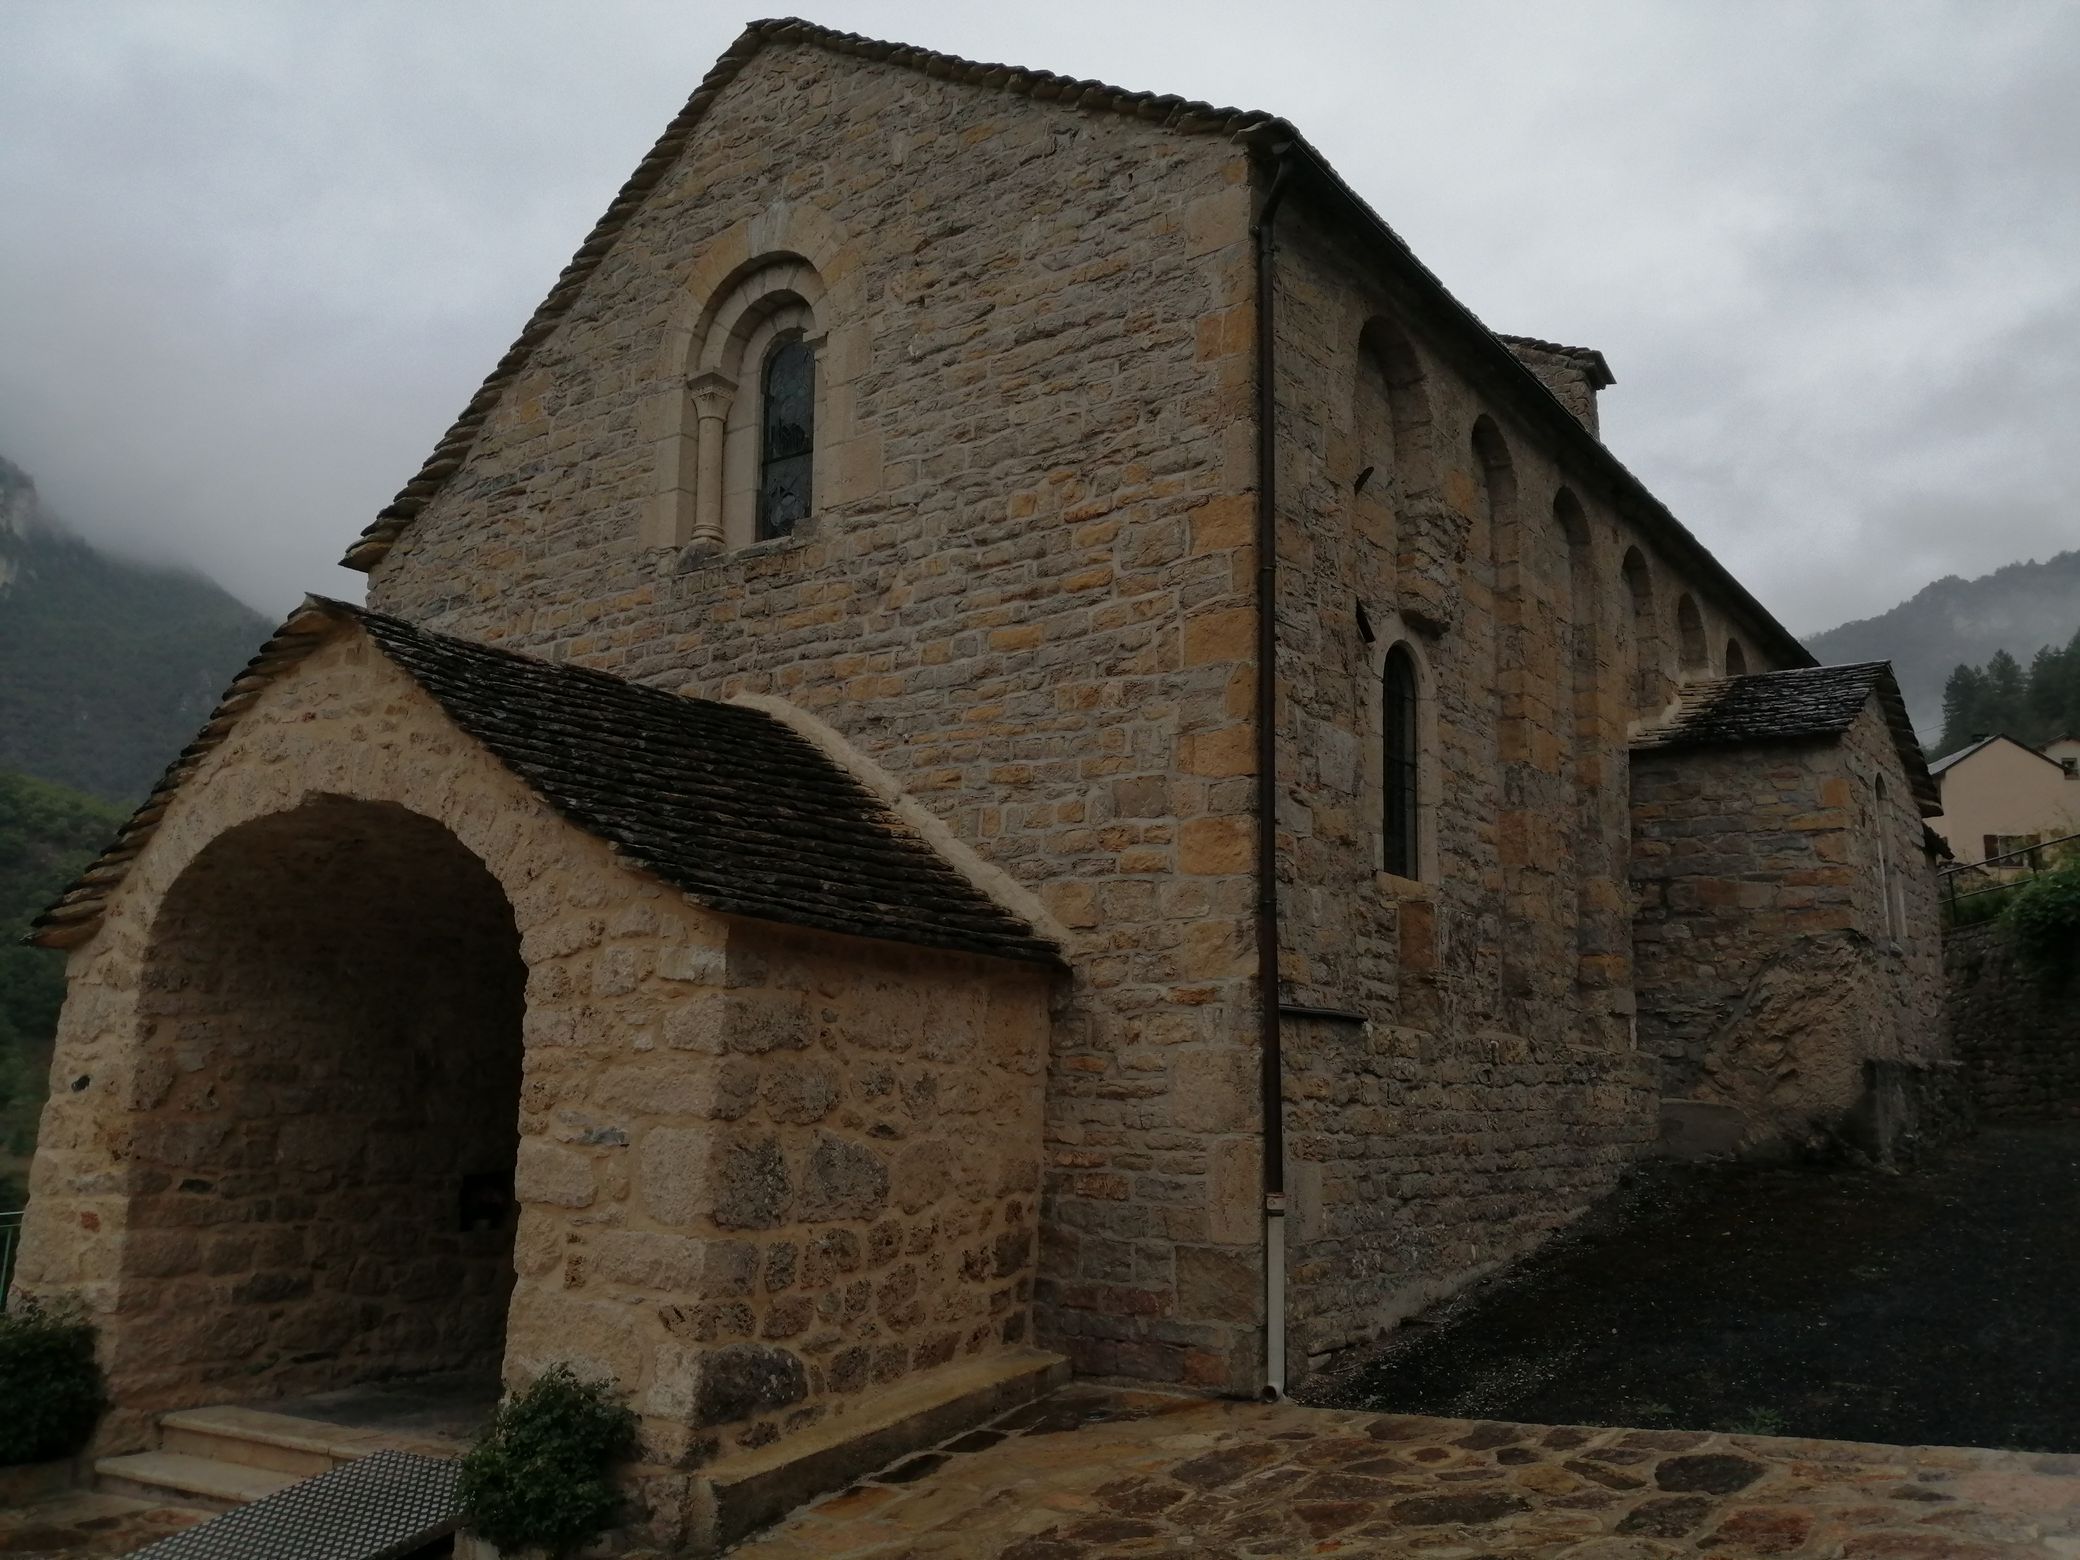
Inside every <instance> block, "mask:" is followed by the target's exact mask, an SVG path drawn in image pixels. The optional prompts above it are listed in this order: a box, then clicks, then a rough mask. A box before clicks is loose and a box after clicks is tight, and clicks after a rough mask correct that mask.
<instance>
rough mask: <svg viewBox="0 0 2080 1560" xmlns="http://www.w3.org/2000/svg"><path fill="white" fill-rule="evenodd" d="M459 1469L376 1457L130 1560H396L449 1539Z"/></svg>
mask: <svg viewBox="0 0 2080 1560" xmlns="http://www.w3.org/2000/svg"><path fill="white" fill-rule="evenodd" d="M458 1473H459V1469H458V1468H457V1465H456V1464H454V1463H452V1462H449V1461H447V1460H446V1459H444V1458H439V1457H415V1456H413V1455H412V1454H411V1453H409V1452H392V1451H385V1452H377V1453H375V1454H374V1455H372V1456H369V1457H364V1458H362V1459H361V1460H360V1461H359V1462H351V1463H347V1464H345V1465H344V1466H342V1467H338V1468H335V1469H333V1470H332V1471H331V1472H330V1473H321V1474H319V1475H317V1476H316V1477H315V1478H310V1479H305V1480H303V1481H302V1482H301V1483H299V1484H292V1485H290V1486H289V1487H288V1488H287V1489H284V1490H277V1491H275V1493H274V1494H272V1495H269V1496H268V1497H267V1498H266V1499H264V1500H256V1501H254V1502H253V1503H252V1504H251V1505H250V1506H240V1507H239V1508H238V1509H237V1510H236V1511H228V1512H226V1513H225V1514H224V1515H223V1516H221V1517H216V1518H213V1519H212V1520H210V1521H208V1522H204V1523H202V1524H201V1525H200V1526H198V1527H192V1528H189V1529H188V1530H187V1531H186V1532H184V1533H176V1534H175V1535H174V1536H173V1537H171V1538H163V1539H161V1540H159V1542H158V1543H156V1544H149V1545H147V1546H146V1547H144V1548H143V1549H139V1550H135V1551H133V1552H132V1554H131V1556H130V1560H400V1557H402V1556H405V1555H409V1554H411V1553H412V1552H413V1551H414V1550H418V1549H422V1548H424V1547H425V1546H426V1545H428V1544H430V1543H432V1542H433V1541H434V1540H436V1539H438V1538H442V1537H445V1536H446V1535H447V1534H449V1533H452V1532H454V1531H455V1529H456V1527H457V1526H458V1525H459V1524H460V1523H461V1520H462V1511H461V1507H460V1505H459V1504H458V1503H457V1500H456V1496H455V1482H456V1478H457V1476H458Z"/></svg>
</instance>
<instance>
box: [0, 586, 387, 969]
mask: <svg viewBox="0 0 2080 1560" xmlns="http://www.w3.org/2000/svg"><path fill="white" fill-rule="evenodd" d="M346 621H347V617H346V615H345V614H344V613H343V612H341V611H340V610H338V608H337V606H336V604H335V603H333V602H330V601H327V600H325V599H324V598H323V597H320V596H306V597H305V598H304V601H303V605H302V606H300V607H298V608H297V609H296V610H295V611H294V612H292V613H290V614H289V616H288V618H287V620H286V621H284V622H283V624H282V626H281V627H280V628H278V629H276V630H275V631H274V633H272V634H271V635H269V636H268V639H267V642H266V643H265V644H263V645H262V646H261V647H260V650H259V653H258V654H256V655H255V656H254V657H253V658H252V660H250V661H248V662H247V663H246V665H245V669H244V670H243V671H241V672H240V673H239V674H238V676H236V677H235V678H233V679H232V681H231V686H230V687H229V688H228V689H226V690H225V692H224V696H223V698H222V699H220V700H219V701H218V703H217V706H216V708H215V709H214V710H212V711H211V712H210V717H209V719H208V720H207V721H205V722H204V723H203V726H202V730H201V731H199V732H197V733H196V735H195V738H194V740H193V741H191V742H190V743H189V744H188V745H187V746H186V747H184V748H182V749H181V751H180V753H179V754H178V755H177V756H176V757H175V758H174V760H173V762H172V763H170V764H168V765H167V766H166V770H165V772H164V773H163V774H161V775H160V777H159V781H158V783H157V784H156V785H154V786H153V787H152V790H151V794H150V795H149V796H147V797H146V798H145V799H144V801H143V802H142V803H141V804H140V805H139V807H138V808H137V810H136V811H135V812H133V813H132V814H131V815H130V816H129V818H128V819H126V820H125V821H124V823H123V824H122V826H121V827H120V828H118V829H117V830H116V837H115V840H114V842H113V843H111V844H110V845H109V847H108V848H107V849H106V850H104V851H102V852H101V854H100V855H98V856H96V857H95V858H94V859H93V861H92V862H90V863H89V864H88V865H87V868H86V870H85V871H83V872H82V873H81V874H80V875H79V876H78V877H77V878H76V879H74V880H73V883H72V885H71V887H69V888H67V889H66V890H65V892H64V893H63V894H62V895H60V896H59V898H58V900H57V902H56V903H55V904H53V905H51V906H50V907H49V908H48V909H46V910H45V911H43V913H42V914H40V915H38V916H37V917H36V918H35V919H34V920H33V921H31V922H30V923H29V932H28V935H27V936H25V937H24V938H23V939H22V941H24V942H26V943H33V944H35V945H36V946H38V947H42V948H70V947H73V946H75V945H76V944H78V943H82V942H85V941H86V940H87V939H88V938H89V937H91V936H93V935H94V931H95V928H97V927H98V926H99V925H100V924H101V914H102V909H103V906H104V904H105V902H106V901H107V899H108V896H109V895H110V894H111V893H113V892H114V891H115V888H116V885H117V884H119V883H121V882H122V880H123V878H124V876H125V875H126V874H127V873H128V871H129V867H130V863H131V861H132V860H133V859H135V858H136V856H137V855H138V853H139V852H141V851H142V850H143V849H144V848H145V846H146V845H147V844H148V843H150V841H151V838H152V836H153V835H154V834H156V833H157V832H158V830H159V823H160V820H161V819H163V818H164V817H165V816H166V809H167V808H168V807H170V806H171V805H172V804H173V799H174V797H175V795H176V794H177V793H178V792H179V791H180V789H181V787H182V786H184V785H185V784H187V782H188V779H189V777H190V776H191V775H193V774H194V773H195V771H196V770H197V769H200V768H201V767H202V764H203V762H204V761H205V760H206V759H207V758H208V757H209V755H210V754H211V753H213V752H214V751H216V749H217V748H219V747H220V746H222V745H223V742H224V739H225V738H226V737H228V736H230V735H231V732H232V730H233V729H234V728H235V727H236V726H237V725H238V721H239V717H240V716H241V715H243V714H244V713H245V712H246V711H247V710H248V709H250V708H251V707H252V706H253V704H254V702H255V701H256V700H258V699H259V697H260V695H261V694H262V693H263V692H264V691H265V690H266V689H267V687H268V685H269V684H270V683H272V682H273V681H274V680H275V679H276V678H277V677H279V676H281V674H282V673H283V672H285V671H287V670H288V669H289V668H290V667H292V666H294V665H296V664H297V663H298V662H299V661H301V660H303V659H304V657H306V656H308V655H309V654H310V653H311V652H312V651H313V650H315V649H316V648H317V647H318V646H319V645H320V644H322V643H323V642H324V641H325V640H326V639H327V638H328V637H329V636H330V635H331V634H332V632H333V631H334V630H335V629H336V628H338V627H339V626H340V625H341V624H342V623H344V622H346Z"/></svg>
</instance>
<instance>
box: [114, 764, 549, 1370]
mask: <svg viewBox="0 0 2080 1560" xmlns="http://www.w3.org/2000/svg"><path fill="white" fill-rule="evenodd" d="M525 988H526V969H525V966H524V965H523V964H522V962H521V955H520V938H519V933H518V930H517V929H516V926H515V923H514V916H513V909H512V906H511V904H510V903H509V902H508V900H507V898H506V895H505V893H504V891H503V890H502V889H501V888H500V886H499V884H498V882H497V881H496V880H495V879H494V878H493V877H492V875H491V873H490V872H489V871H488V870H487V869H486V868H485V866H484V864H483V863H482V862H481V861H480V860H478V858H477V857H476V856H475V855H474V854H473V853H472V852H471V851H470V850H469V849H468V848H466V847H465V846H464V845H463V844H462V843H461V841H459V840H458V839H456V837H455V836H454V835H453V834H451V833H450V832H449V831H448V830H447V829H446V828H445V827H443V826H442V825H441V824H439V823H436V822H435V821H433V820H432V819H430V818H428V817H425V816H424V815H422V814H420V813H416V812H413V811H411V810H410V809H408V808H405V807H401V806H398V805H396V804H394V803H388V802H373V801H364V800H356V799H351V798H347V797H341V796H327V797H321V798H315V799H310V800H306V801H305V802H304V803H303V804H302V805H299V806H297V807H295V808H292V809H290V810H287V811H283V812H276V813H270V814H266V815H264V816H262V817H259V818H256V819H253V820H251V821H248V822H245V823H242V824H239V825H236V826H235V827H232V828H230V829H227V830H226V831H225V832H224V833H222V834H221V835H219V836H217V837H216V838H215V839H214V840H212V841H211V842H210V843H209V844H207V845H206V846H204V847H203V848H202V850H201V851H200V852H198V853H197V855H196V856H195V858H194V859H193V860H192V861H190V862H189V863H188V864H187V866H186V867H185V868H184V869H183V870H182V872H181V874H180V876H179V877H178V878H177V879H176V880H175V881H174V882H173V884H172V885H171V887H170V888H169V889H168V891H167V892H166V894H165V897H164V899H163V900H162V902H161V904H160V905H159V907H158V910H157V913H156V915H155V916H154V917H153V920H152V923H151V930H150V934H149V938H148V942H147V946H146V949H145V951H144V960H143V971H142V979H141V981H140V992H139V1018H140V1020H141V1024H140V1044H141V1054H140V1057H139V1061H140V1066H139V1070H138V1075H137V1076H138V1083H137V1087H138V1091H139V1094H140V1096H141V1097H140V1098H139V1099H138V1100H137V1102H136V1103H137V1104H138V1106H139V1107H141V1110H140V1114H139V1116H138V1117H137V1118H136V1121H135V1127H134V1131H133V1137H132V1145H131V1148H132V1165H131V1168H132V1171H133V1176H134V1180H133V1185H134V1186H135V1187H136V1194H135V1195H134V1196H133V1198H132V1200H131V1205H130V1210H129V1232H128V1238H127V1239H126V1241H125V1243H124V1258H123V1269H124V1272H123V1287H124V1291H125V1297H126V1299H125V1305H124V1310H125V1313H126V1315H125V1317H124V1323H123V1325H122V1327H121V1328H120V1330H119V1333H118V1337H117V1340H116V1342H117V1347H118V1349H119V1350H120V1351H122V1353H123V1354H126V1355H128V1356H129V1358H127V1359H119V1361H118V1364H119V1367H120V1368H123V1369H124V1370H125V1372H126V1374H127V1373H131V1372H136V1373H139V1374H142V1375H144V1376H147V1377H156V1378H157V1382H156V1385H157V1386H158V1387H160V1388H161V1389H167V1388H171V1389H173V1390H174V1391H175V1392H176V1393H177V1394H178V1395H180V1396H183V1397H187V1398H189V1399H190V1400H195V1399H197V1398H201V1397H204V1396H207V1395H209V1393H208V1392H207V1391H206V1390H203V1389H214V1388H217V1387H220V1386H223V1385H227V1384H235V1385H236V1388H237V1390H238V1392H239V1393H240V1394H241V1395H245V1396H252V1397H265V1396H272V1395H280V1394H283V1393H288V1392H296V1391H310V1390H318V1389H322V1388H327V1387H333V1386H339V1385H345V1384H349V1383H355V1382H362V1381H369V1380H375V1379H379V1378H386V1377H396V1376H410V1375H419V1374H425V1373H430V1372H435V1371H460V1372H468V1373H470V1374H472V1375H481V1376H483V1377H485V1378H486V1379H487V1380H488V1379H493V1378H495V1377H496V1375H497V1372H498V1367H499V1363H500V1359H501V1356H502V1354H503V1351H504V1345H505V1322H506V1311H507V1306H508V1303H509V1300H510V1297H511V1292H512V1288H513V1280H514V1269H513V1232H514V1225H515V1209H514V1204H513V1197H512V1173H513V1165H514V1159H515V1154H516V1151H517V1146H518V1137H519V1092H520V1076H521V1057H522V1043H521V1021H522V1016H523V1013H524V1010H525ZM139 1356H143V1358H140V1357H139Z"/></svg>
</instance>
